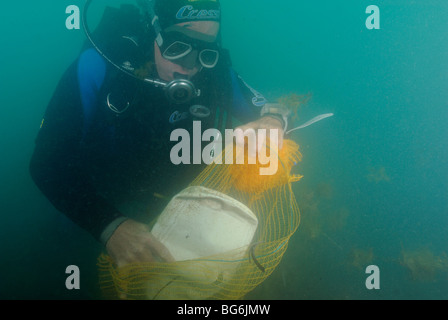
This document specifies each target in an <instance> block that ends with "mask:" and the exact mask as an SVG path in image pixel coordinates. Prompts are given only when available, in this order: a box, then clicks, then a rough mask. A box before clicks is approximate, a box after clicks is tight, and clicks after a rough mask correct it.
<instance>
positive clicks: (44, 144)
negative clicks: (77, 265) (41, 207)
mask: <svg viewBox="0 0 448 320" xmlns="http://www.w3.org/2000/svg"><path fill="white" fill-rule="evenodd" d="M75 69H76V65H73V66H72V67H71V68H70V69H69V70H68V71H67V73H66V74H65V75H64V76H63V78H62V79H61V81H60V83H59V85H58V88H57V89H56V91H55V94H54V95H53V98H52V100H51V101H50V104H49V106H48V108H47V110H46V113H45V117H44V120H43V122H42V126H41V129H40V131H39V134H38V137H37V139H36V146H35V149H34V153H33V156H32V159H31V163H30V173H31V176H32V178H33V180H34V181H35V183H36V185H37V186H38V187H39V189H40V190H41V191H42V193H43V194H44V195H45V196H46V197H47V198H48V199H49V200H50V202H51V203H52V204H53V205H54V206H55V207H56V208H57V209H58V210H59V211H61V212H63V213H64V214H66V215H67V216H68V217H69V218H70V219H71V220H72V221H74V222H75V223H76V224H78V225H79V226H81V227H82V228H84V229H86V230H87V231H89V232H90V233H91V234H92V235H93V236H94V237H95V238H96V239H97V240H100V238H101V233H102V232H103V230H105V228H106V227H107V226H108V225H109V224H110V223H111V222H113V221H114V220H116V219H117V218H121V217H122V215H121V213H120V212H119V211H118V210H117V209H116V208H115V207H114V206H112V205H111V204H110V203H109V202H108V201H106V199H104V198H103V197H101V196H100V195H98V194H97V192H96V190H95V188H94V187H93V185H92V184H91V182H90V181H91V180H90V177H89V175H88V174H87V172H86V171H85V170H84V167H83V159H82V155H81V149H80V141H81V137H82V121H83V115H82V110H81V107H80V97H79V94H77V89H78V84H77V81H76V77H75V76H74V72H76V70H75Z"/></svg>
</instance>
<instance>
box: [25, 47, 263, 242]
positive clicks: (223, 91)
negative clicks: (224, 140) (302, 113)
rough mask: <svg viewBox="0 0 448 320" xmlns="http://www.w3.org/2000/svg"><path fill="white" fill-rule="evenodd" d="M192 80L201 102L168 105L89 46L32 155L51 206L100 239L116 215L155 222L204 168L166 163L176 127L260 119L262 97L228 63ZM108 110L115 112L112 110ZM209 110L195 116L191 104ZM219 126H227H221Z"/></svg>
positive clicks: (157, 91)
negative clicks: (170, 200) (178, 193)
mask: <svg viewBox="0 0 448 320" xmlns="http://www.w3.org/2000/svg"><path fill="white" fill-rule="evenodd" d="M194 82H195V84H196V86H197V87H198V88H200V89H201V92H202V94H201V96H200V97H198V98H195V100H194V101H193V102H191V103H189V104H188V105H176V104H170V103H168V101H167V99H166V97H165V95H164V92H163V90H162V89H161V88H156V87H154V86H153V85H150V84H147V83H144V82H143V81H140V80H136V79H133V78H131V77H129V76H128V75H125V74H124V73H121V72H120V71H118V70H116V69H115V68H114V67H113V66H112V65H110V64H109V63H108V62H106V61H105V60H104V59H103V58H102V57H101V56H100V55H99V54H98V53H97V52H96V51H95V50H94V49H92V48H88V49H86V50H84V51H83V52H82V54H81V55H80V57H79V58H78V59H77V60H76V61H75V63H73V64H72V65H71V66H70V67H69V69H68V70H67V71H66V73H65V74H64V76H63V77H62V79H61V80H60V83H59V85H58V87H57V89H56V91H55V93H54V95H53V97H52V99H51V101H50V103H49V105H48V107H47V110H46V112H45V116H44V119H43V122H42V126H41V129H40V131H39V134H38V137H37V139H36V147H35V150H34V154H33V156H32V160H31V165H30V170H31V175H32V177H33V179H34V181H35V183H36V184H37V186H38V187H39V188H40V190H41V191H42V192H43V193H44V195H45V196H46V197H47V198H48V199H49V200H50V201H51V203H52V204H53V205H54V206H55V207H56V208H57V209H58V210H59V211H61V212H63V213H64V214H66V215H67V216H68V217H69V218H70V219H71V220H73V221H74V222H75V223H77V224H78V225H79V226H81V227H82V228H84V229H86V230H88V231H89V232H90V233H91V234H92V235H93V236H94V237H95V238H97V239H98V240H99V239H100V235H101V233H102V231H103V230H104V229H105V228H106V227H107V226H108V225H109V224H110V223H111V222H112V221H114V220H116V219H117V218H120V217H122V216H124V215H126V216H129V215H132V218H135V219H139V218H141V219H148V220H151V219H153V218H154V217H155V216H156V215H157V214H159V213H160V212H161V211H162V210H163V207H164V206H165V205H166V203H167V201H168V200H169V199H170V197H172V196H173V195H174V194H176V193H177V192H178V191H180V190H181V189H183V188H184V187H186V185H187V184H188V183H190V182H191V180H192V179H193V178H194V177H195V176H196V175H197V174H198V173H199V172H200V171H201V170H202V169H203V166H201V165H193V164H190V165H178V166H176V165H173V164H172V163H171V161H170V150H171V148H172V147H173V145H175V144H176V143H177V142H171V141H170V134H171V132H172V131H173V130H174V129H175V128H185V129H187V130H189V131H190V130H191V126H192V123H193V121H194V120H201V121H202V123H201V124H202V132H203V131H204V130H205V129H207V128H216V129H220V130H222V129H223V128H224V127H229V126H230V122H229V121H228V119H231V118H232V117H235V118H236V119H238V120H239V121H240V122H242V123H244V122H247V121H250V120H255V119H257V118H258V117H259V114H260V108H261V107H262V105H263V104H264V103H265V99H264V98H263V97H262V96H261V95H260V94H258V93H257V92H256V91H255V90H253V89H251V88H250V87H248V86H247V85H246V84H245V83H244V82H243V81H242V80H241V78H240V77H239V76H238V75H237V74H236V73H235V72H234V71H233V70H232V68H231V67H230V66H229V65H228V64H225V63H223V64H219V65H218V66H217V67H215V68H214V69H211V70H205V71H201V72H200V73H199V74H198V75H197V76H196V78H195V79H194ZM108 97H109V105H113V106H115V107H116V108H117V109H120V110H123V109H124V108H125V107H126V106H127V105H128V103H129V107H128V108H127V109H126V111H124V112H123V113H121V114H118V113H116V112H114V111H112V110H111V109H110V108H109V107H108V103H107V100H108ZM193 104H200V105H204V106H206V107H208V108H209V109H210V110H211V115H210V116H209V117H207V118H205V119H196V118H194V117H193V116H192V115H191V114H190V113H189V107H190V106H191V105H193ZM226 119H227V120H226Z"/></svg>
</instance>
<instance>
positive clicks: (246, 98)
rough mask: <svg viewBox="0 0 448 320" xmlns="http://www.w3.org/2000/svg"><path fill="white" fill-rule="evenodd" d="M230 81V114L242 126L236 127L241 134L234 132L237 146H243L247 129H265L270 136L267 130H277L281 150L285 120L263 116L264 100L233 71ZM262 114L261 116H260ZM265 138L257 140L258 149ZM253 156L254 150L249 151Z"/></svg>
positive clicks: (280, 117)
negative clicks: (231, 89)
mask: <svg viewBox="0 0 448 320" xmlns="http://www.w3.org/2000/svg"><path fill="white" fill-rule="evenodd" d="M231 79H232V87H233V100H232V101H233V105H232V114H233V115H234V116H235V117H236V118H237V119H238V120H239V121H240V122H241V123H243V125H241V126H239V127H237V129H241V132H236V142H237V144H240V145H243V144H244V134H242V133H244V132H245V131H246V130H248V129H253V130H255V131H257V130H259V129H266V134H268V136H270V133H268V130H271V129H274V130H278V131H277V133H278V135H277V136H278V146H279V148H280V149H281V148H282V145H283V135H284V130H285V129H286V125H287V120H284V119H283V117H282V116H280V115H277V114H270V113H266V114H263V112H262V111H263V108H264V107H265V105H266V104H267V100H266V98H265V97H264V96H263V95H262V94H261V93H259V92H258V91H257V90H255V89H253V88H252V87H251V86H249V85H248V84H247V83H246V82H245V81H244V80H243V79H242V78H241V77H240V76H239V75H238V74H237V73H236V72H235V71H233V70H231ZM262 114H263V115H262ZM264 140H265V137H262V139H259V140H258V144H259V145H258V146H257V148H259V147H260V146H261V145H260V144H261V143H263V142H264ZM250 152H251V153H252V155H254V152H255V150H250Z"/></svg>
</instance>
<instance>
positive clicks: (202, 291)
mask: <svg viewBox="0 0 448 320" xmlns="http://www.w3.org/2000/svg"><path fill="white" fill-rule="evenodd" d="M257 226H258V219H257V217H256V216H255V214H254V213H253V212H252V211H251V210H250V209H249V208H248V207H247V206H245V205H244V204H242V203H241V202H239V201H237V200H235V199H233V198H231V197H229V196H227V195H225V194H223V193H221V192H218V191H215V190H212V189H208V188H205V187H198V186H193V187H188V188H186V189H184V190H183V191H181V192H180V193H179V194H177V195H176V196H175V197H174V198H173V199H172V200H171V201H170V202H169V204H168V205H167V207H166V208H165V210H164V211H163V212H162V214H161V215H160V216H159V218H158V220H157V222H156V224H155V225H154V227H153V229H152V231H151V233H152V234H153V235H154V236H155V237H156V238H157V239H158V240H159V241H160V242H161V243H163V244H164V245H165V246H166V248H167V249H168V250H169V251H170V253H171V255H172V256H173V257H174V259H175V260H176V261H185V263H186V264H179V265H178V266H177V267H176V268H177V270H176V271H175V272H173V270H171V272H170V273H169V274H167V275H166V277H163V278H162V279H160V278H159V279H158V280H157V281H154V283H151V285H150V286H149V289H148V291H147V296H148V299H160V297H162V296H163V297H166V296H167V294H168V291H167V290H169V294H168V296H169V298H170V299H189V298H196V299H197V298H198V297H200V298H201V299H208V298H213V297H214V296H215V295H216V294H218V293H219V291H220V290H221V286H220V285H219V283H224V282H226V281H229V280H231V278H232V276H233V275H234V274H235V272H236V270H237V269H238V267H239V266H240V263H241V261H243V259H245V258H247V253H248V249H249V248H250V244H251V242H252V239H253V237H254V234H255V231H256V230H257ZM228 252H231V254H230V255H229V254H227V255H226V254H225V253H228ZM219 254H224V255H222V256H219ZM222 257H224V259H223V258H222ZM201 258H203V259H201ZM220 259H223V260H220ZM187 260H195V261H194V262H188V261H187ZM224 260H226V261H224ZM192 270H193V271H192ZM176 281H180V282H178V283H177V284H176ZM179 283H181V284H185V285H179ZM162 292H163V294H161V293H162Z"/></svg>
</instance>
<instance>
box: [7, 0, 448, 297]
mask: <svg viewBox="0 0 448 320" xmlns="http://www.w3.org/2000/svg"><path fill="white" fill-rule="evenodd" d="M123 2H125V1H117V0H114V1H104V0H102V1H94V3H95V5H92V10H91V14H92V16H98V18H99V16H100V14H101V12H102V9H101V8H104V5H105V4H106V3H108V4H112V5H114V4H119V3H123ZM127 2H131V1H127ZM83 4H84V1H80V0H72V1H66V0H60V1H50V0H45V1H39V2H36V1H30V0H28V1H20V2H13V1H9V2H5V3H4V4H3V8H4V10H2V13H1V19H0V28H1V30H3V41H4V45H3V46H2V50H0V61H2V62H3V66H2V69H1V71H2V72H1V73H0V88H1V94H0V102H1V103H0V105H1V107H2V113H3V114H2V116H3V121H2V125H1V126H0V146H1V150H2V157H1V158H0V172H1V180H0V181H1V192H0V199H1V201H0V214H1V217H2V218H1V223H0V299H91V298H98V297H99V292H98V286H97V284H96V277H97V269H96V259H97V257H98V255H99V253H100V252H101V250H102V248H101V245H100V244H98V243H97V242H96V241H95V240H94V239H93V238H92V237H91V236H90V235H89V234H88V233H87V232H85V231H84V230H82V229H80V228H78V227H77V226H75V225H74V224H73V223H71V222H70V221H69V220H68V219H67V218H66V217H65V216H63V215H62V214H60V213H58V212H57V211H56V210H55V209H54V208H53V207H52V205H51V204H50V203H49V202H48V200H47V199H46V198H45V197H44V196H43V195H42V194H41V193H40V192H39V190H38V189H37V187H36V186H35V185H34V183H33V182H32V180H31V178H30V175H29V171H28V164H29V160H30V157H31V154H32V150H33V147H34V139H35V137H36V134H37V132H38V130H39V126H40V122H41V119H42V116H43V113H44V111H45V108H46V106H47V104H48V102H49V99H50V98H51V96H52V94H53V91H54V89H55V87H56V84H57V83H58V81H59V78H60V77H61V75H62V73H63V72H64V71H65V69H66V68H67V67H68V66H69V64H70V63H71V62H72V61H73V60H74V59H76V57H77V55H78V54H79V51H80V48H81V46H82V44H83V42H84V40H85V36H84V33H83V31H82V30H68V29H67V28H66V27H65V20H66V18H67V16H68V15H67V14H66V13H65V9H66V7H67V6H69V5H77V6H79V7H80V8H82V6H83ZM221 4H222V9H223V24H222V26H223V41H224V46H225V47H226V48H228V49H230V52H231V54H232V61H233V65H234V68H235V69H236V70H237V71H238V72H239V73H240V75H241V76H242V77H243V78H244V79H245V81H246V82H248V83H249V84H250V85H251V86H252V87H254V88H256V89H257V90H258V91H260V92H261V93H263V94H264V95H265V96H266V97H267V98H268V99H269V100H272V101H275V100H278V99H283V101H289V102H290V103H291V105H294V106H296V107H297V108H296V110H295V111H296V112H295V113H294V119H293V120H294V124H296V125H299V124H301V123H303V122H305V121H307V120H309V119H311V118H312V117H314V116H316V115H318V114H323V113H329V112H332V113H334V116H333V117H331V118H328V119H326V120H324V121H322V122H319V123H316V124H315V125H313V126H310V127H307V128H305V129H302V130H298V131H295V132H294V133H292V134H291V138H292V139H294V140H295V141H296V142H297V143H299V144H300V146H301V152H302V154H303V160H302V162H301V163H299V165H298V166H297V168H296V169H297V171H298V172H299V173H300V174H303V175H304V178H303V179H302V180H300V181H299V182H296V183H295V184H294V186H293V188H294V191H295V195H296V198H297V201H298V204H299V207H300V209H301V224H300V226H299V229H298V231H297V232H296V233H295V234H294V235H293V237H292V238H291V241H290V243H289V247H288V250H287V252H286V254H285V256H284V258H283V260H282V262H281V263H280V265H279V266H278V268H277V269H276V270H275V271H274V273H273V274H272V275H271V276H270V277H269V278H268V279H267V280H266V281H265V282H264V283H263V284H261V285H260V286H259V287H257V288H256V289H255V290H254V291H253V292H251V293H249V294H248V295H247V297H246V298H248V299H272V300H274V299H447V298H448V232H447V231H448V161H447V159H448V139H447V138H448V128H447V125H446V123H447V120H448V28H447V27H448V23H447V14H448V2H446V1H445V0H395V1H393V3H391V1H381V0H371V1H364V0H361V1H360V0H344V1H329V0H328V1H314V2H311V1H297V0H282V1H275V2H274V1H268V0H258V1H257V0H240V1H236V0H221ZM369 5H376V6H378V7H379V9H380V17H381V19H380V29H379V30H375V29H373V30H369V29H367V27H366V25H365V21H366V19H367V18H368V16H369V14H366V8H367V7H368V6H369ZM68 265H77V266H78V267H79V268H80V270H81V290H72V291H69V290H67V289H66V287H65V279H66V277H67V274H65V268H66V267H67V266H68ZM369 265H376V266H378V268H379V270H380V281H381V282H380V284H381V286H380V289H378V290H368V289H367V288H366V285H365V282H366V279H367V277H368V275H369V274H366V267H367V266H369Z"/></svg>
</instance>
